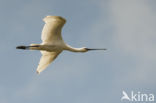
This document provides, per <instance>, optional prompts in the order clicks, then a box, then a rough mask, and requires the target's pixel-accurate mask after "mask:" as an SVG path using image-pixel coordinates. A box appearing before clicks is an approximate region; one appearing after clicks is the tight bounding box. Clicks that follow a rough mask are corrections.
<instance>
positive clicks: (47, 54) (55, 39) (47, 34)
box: [16, 16, 106, 74]
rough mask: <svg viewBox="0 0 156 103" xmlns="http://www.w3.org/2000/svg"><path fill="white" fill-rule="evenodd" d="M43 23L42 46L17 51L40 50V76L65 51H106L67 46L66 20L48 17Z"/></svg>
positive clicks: (27, 47)
mask: <svg viewBox="0 0 156 103" xmlns="http://www.w3.org/2000/svg"><path fill="white" fill-rule="evenodd" d="M43 21H44V22H45V25H44V27H43V30H42V35H41V40H42V43H41V44H30V46H17V47H16V49H24V50H40V51H41V54H42V57H41V59H40V62H39V65H38V67H37V73H38V74H40V73H41V72H42V71H43V70H45V69H46V68H47V66H48V65H49V64H50V63H51V62H52V61H54V60H55V58H56V57H57V56H58V55H59V54H60V53H61V52H62V51H63V50H68V51H71V52H87V51H91V50H106V49H92V48H86V47H82V48H73V47H71V46H70V45H68V44H66V43H65V42H64V40H63V38H62V36H61V30H62V27H63V26H64V24H65V23H66V20H65V19H64V18H63V17H60V16H46V17H45V18H44V19H43Z"/></svg>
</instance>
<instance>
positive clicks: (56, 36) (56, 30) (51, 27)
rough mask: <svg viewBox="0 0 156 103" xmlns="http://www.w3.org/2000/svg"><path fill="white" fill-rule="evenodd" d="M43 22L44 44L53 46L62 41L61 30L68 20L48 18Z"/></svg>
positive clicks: (56, 17)
mask: <svg viewBox="0 0 156 103" xmlns="http://www.w3.org/2000/svg"><path fill="white" fill-rule="evenodd" d="M43 21H44V22H45V25H44V27H43V30H42V36H41V39H42V44H52V43H54V42H56V41H59V40H62V36H61V29H62V27H63V25H64V24H65V23H66V20H65V19H64V18H62V17H60V16H46V17H45V18H44V19H43Z"/></svg>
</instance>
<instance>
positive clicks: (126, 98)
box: [121, 91, 130, 101]
mask: <svg viewBox="0 0 156 103" xmlns="http://www.w3.org/2000/svg"><path fill="white" fill-rule="evenodd" d="M122 94H123V96H122V97H121V101H122V100H124V99H125V100H128V101H130V98H129V97H128V95H127V93H126V92H125V91H122Z"/></svg>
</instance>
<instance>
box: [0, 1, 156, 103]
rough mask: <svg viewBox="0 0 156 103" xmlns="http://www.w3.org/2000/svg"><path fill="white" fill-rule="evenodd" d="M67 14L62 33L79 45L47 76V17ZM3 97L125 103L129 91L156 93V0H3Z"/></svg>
mask: <svg viewBox="0 0 156 103" xmlns="http://www.w3.org/2000/svg"><path fill="white" fill-rule="evenodd" d="M47 15H57V16H62V17H64V18H66V20H67V23H66V24H65V26H64V28H63V31H62V36H63V38H64V41H65V42H67V43H68V44H69V45H71V46H74V47H92V48H93V47H97V48H100V47H102V48H107V49H108V50H107V51H105V52H103V51H93V52H88V53H72V52H67V51H65V52H63V53H62V54H60V55H59V56H58V58H57V59H56V60H55V61H54V62H53V63H52V64H51V65H50V66H49V67H48V68H47V69H46V70H45V71H43V72H42V73H41V74H40V75H37V74H36V68H37V65H38V62H39V59H40V56H41V54H40V52H39V51H22V50H16V46H18V45H29V44H31V43H41V39H40V36H41V31H42V28H43V25H44V22H43V21H42V19H43V18H44V17H45V16H47ZM0 27H1V30H0V35H1V37H0V47H1V49H0V61H1V63H0V66H1V67H0V70H1V72H0V103H122V101H121V100H120V99H121V97H122V91H123V90H124V91H126V92H127V93H130V92H131V91H134V92H136V93H137V92H141V93H147V94H149V93H152V94H155V95H156V80H155V78H156V75H155V73H156V63H155V62H156V54H155V53H156V46H155V45H156V1H155V0H77V1H76V0H0Z"/></svg>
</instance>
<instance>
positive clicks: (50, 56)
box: [37, 51, 61, 74]
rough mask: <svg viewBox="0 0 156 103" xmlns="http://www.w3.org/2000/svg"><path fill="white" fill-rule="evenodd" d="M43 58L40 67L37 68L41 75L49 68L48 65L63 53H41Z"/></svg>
mask: <svg viewBox="0 0 156 103" xmlns="http://www.w3.org/2000/svg"><path fill="white" fill-rule="evenodd" d="M41 53H42V57H41V59H40V62H39V65H38V67H37V73H38V74H40V72H42V71H43V70H44V69H46V68H47V67H48V65H49V64H50V63H51V62H52V61H54V60H55V58H56V57H57V56H58V55H59V54H60V53H61V52H47V51H41Z"/></svg>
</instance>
